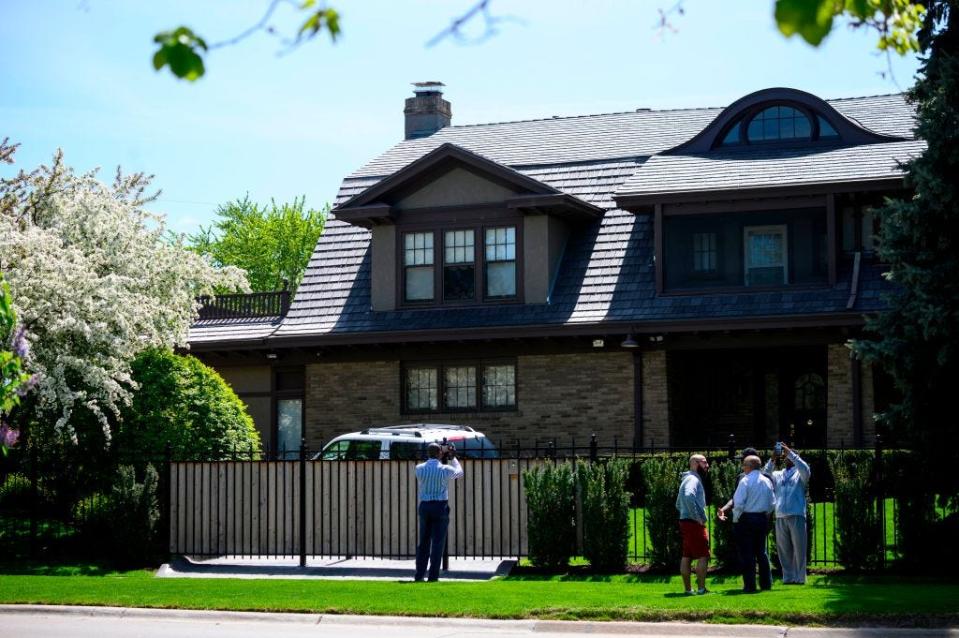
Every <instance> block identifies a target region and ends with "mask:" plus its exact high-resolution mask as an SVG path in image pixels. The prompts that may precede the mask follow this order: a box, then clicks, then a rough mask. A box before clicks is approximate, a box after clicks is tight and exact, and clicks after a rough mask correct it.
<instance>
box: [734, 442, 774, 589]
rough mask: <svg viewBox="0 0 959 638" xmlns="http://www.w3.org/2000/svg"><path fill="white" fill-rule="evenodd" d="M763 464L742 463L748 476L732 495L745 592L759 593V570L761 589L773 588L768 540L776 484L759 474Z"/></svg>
mask: <svg viewBox="0 0 959 638" xmlns="http://www.w3.org/2000/svg"><path fill="white" fill-rule="evenodd" d="M760 467H762V461H760V460H759V457H758V456H747V457H746V458H745V459H743V472H745V474H746V476H745V477H743V480H741V481H740V482H739V485H738V486H737V487H736V492H735V494H733V523H734V524H735V527H734V529H733V533H734V535H735V537H736V546H737V547H738V549H739V562H740V567H741V568H742V570H743V591H744V592H747V593H754V592H756V591H757V590H756V568H757V566H758V568H759V587H760V589H771V588H772V573H771V572H770V571H769V556H768V555H767V554H766V536H767V534H768V533H769V514H770V513H771V512H772V511H773V510H774V509H775V507H776V496H775V494H774V492H773V484H772V481H770V480H769V479H768V478H767V477H765V476H763V473H762V472H760V471H759V468H760Z"/></svg>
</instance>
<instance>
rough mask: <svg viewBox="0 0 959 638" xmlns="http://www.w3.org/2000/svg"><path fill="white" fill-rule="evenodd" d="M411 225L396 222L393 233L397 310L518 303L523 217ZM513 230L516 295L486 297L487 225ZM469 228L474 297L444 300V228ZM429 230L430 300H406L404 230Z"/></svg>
mask: <svg viewBox="0 0 959 638" xmlns="http://www.w3.org/2000/svg"><path fill="white" fill-rule="evenodd" d="M420 226H421V225H420V224H419V223H415V224H398V225H397V233H396V266H395V267H396V272H397V277H396V307H397V309H399V310H415V309H428V308H456V307H475V306H491V305H499V304H518V303H522V302H523V300H524V299H525V295H526V291H525V288H524V272H525V266H526V264H525V260H524V255H523V218H522V216H520V215H518V214H515V213H514V214H513V215H510V216H504V217H503V218H502V219H501V220H497V221H493V220H490V223H477V222H476V221H470V222H460V223H450V224H438V225H437V224H434V225H427V226H423V227H420ZM508 227H511V228H513V229H515V236H516V260H515V263H516V294H515V295H514V296H512V297H502V298H499V297H487V296H486V231H487V229H491V228H508ZM454 230H472V231H473V254H474V261H473V264H474V268H475V272H474V297H473V299H457V300H454V301H446V300H445V299H444V298H443V275H444V272H443V269H444V268H445V266H446V255H445V253H446V251H445V237H444V233H445V232H446V231H454ZM422 232H432V233H433V299H431V300H428V301H407V299H406V268H407V266H406V265H405V262H404V259H405V253H404V246H405V243H404V237H405V235H406V234H408V233H422Z"/></svg>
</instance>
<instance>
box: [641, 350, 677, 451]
mask: <svg viewBox="0 0 959 638" xmlns="http://www.w3.org/2000/svg"><path fill="white" fill-rule="evenodd" d="M637 356H641V357H642V366H641V369H642V395H641V404H642V410H643V416H642V418H643V447H651V446H655V447H660V448H661V447H667V446H669V392H668V389H667V386H666V351H665V350H649V351H646V352H642V353H640V354H639V355H637Z"/></svg>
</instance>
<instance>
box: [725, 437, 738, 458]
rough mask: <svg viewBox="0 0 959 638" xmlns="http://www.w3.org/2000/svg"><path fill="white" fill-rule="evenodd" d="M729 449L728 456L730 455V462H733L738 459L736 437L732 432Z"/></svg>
mask: <svg viewBox="0 0 959 638" xmlns="http://www.w3.org/2000/svg"><path fill="white" fill-rule="evenodd" d="M728 445H729V449H728V450H727V452H726V453H727V454H728V455H729V460H730V461H732V460H734V459H735V458H736V435H735V434H733V433H732V432H730V433H729V443H728Z"/></svg>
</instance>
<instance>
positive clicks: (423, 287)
mask: <svg viewBox="0 0 959 638" xmlns="http://www.w3.org/2000/svg"><path fill="white" fill-rule="evenodd" d="M518 228H519V226H514V225H509V226H505V225H504V226H482V225H480V226H469V227H463V226H461V225H457V226H456V227H453V228H436V229H430V230H426V231H420V230H416V231H411V232H402V233H401V237H402V238H401V240H400V241H401V246H402V247H403V250H402V251H401V259H402V262H401V264H402V267H403V270H404V275H403V282H402V294H401V299H402V300H403V303H404V304H408V305H411V306H412V305H416V306H420V305H432V304H435V303H441V304H444V305H463V304H471V303H477V302H498V301H513V300H515V299H517V298H518V296H519V295H518V292H517V291H518V284H519V276H520V273H519V268H518V260H517V253H516V244H517V235H518V231H517V229H518ZM477 239H481V240H482V244H480V245H477ZM435 245H441V246H442V247H443V248H442V250H441V251H435V253H434V250H433V246H435ZM437 258H439V259H440V261H435V260H436V259H437Z"/></svg>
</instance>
